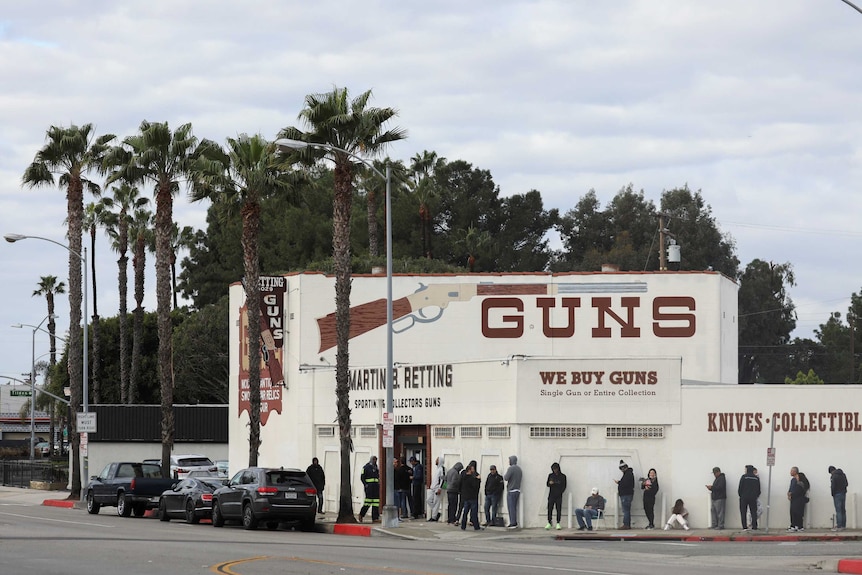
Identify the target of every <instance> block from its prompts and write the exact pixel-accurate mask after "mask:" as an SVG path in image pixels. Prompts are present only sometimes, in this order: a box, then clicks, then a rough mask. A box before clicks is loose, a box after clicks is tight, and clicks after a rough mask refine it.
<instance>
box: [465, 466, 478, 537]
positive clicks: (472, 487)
mask: <svg viewBox="0 0 862 575" xmlns="http://www.w3.org/2000/svg"><path fill="white" fill-rule="evenodd" d="M480 486H481V479H480V478H479V474H478V473H476V467H475V466H474V465H473V462H472V461H471V462H470V464H469V465H468V466H467V469H465V470H464V476H463V477H461V499H462V503H463V505H464V509H463V513H462V515H461V531H466V529H467V520H468V519H469V521H470V524H471V525H472V526H473V529H474V530H475V531H479V530H480V529H482V527H481V526H480V525H479V488H480ZM468 515H469V518H468V517H467V516H468Z"/></svg>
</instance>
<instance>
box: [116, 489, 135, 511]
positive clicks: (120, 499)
mask: <svg viewBox="0 0 862 575" xmlns="http://www.w3.org/2000/svg"><path fill="white" fill-rule="evenodd" d="M131 514H132V506H131V505H129V502H128V501H126V494H125V493H120V494H119V495H118V496H117V515H119V516H120V517H128V516H129V515H131Z"/></svg>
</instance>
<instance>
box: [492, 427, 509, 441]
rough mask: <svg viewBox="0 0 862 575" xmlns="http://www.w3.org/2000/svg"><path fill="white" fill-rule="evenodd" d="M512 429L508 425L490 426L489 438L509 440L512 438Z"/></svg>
mask: <svg viewBox="0 0 862 575" xmlns="http://www.w3.org/2000/svg"><path fill="white" fill-rule="evenodd" d="M510 430H511V428H510V427H509V426H508V425H489V426H488V437H491V438H494V439H508V438H509V437H511V431H510Z"/></svg>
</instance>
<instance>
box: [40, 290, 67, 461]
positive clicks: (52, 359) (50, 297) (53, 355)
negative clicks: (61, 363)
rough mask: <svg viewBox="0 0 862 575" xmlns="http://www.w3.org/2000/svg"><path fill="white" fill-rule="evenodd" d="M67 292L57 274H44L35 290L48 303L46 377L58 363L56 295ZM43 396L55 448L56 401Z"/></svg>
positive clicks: (47, 377) (52, 443)
mask: <svg viewBox="0 0 862 575" xmlns="http://www.w3.org/2000/svg"><path fill="white" fill-rule="evenodd" d="M63 293H66V284H65V283H63V282H58V281H57V276H42V277H41V278H40V280H39V286H38V288H37V289H36V290H34V291H33V297H42V296H45V303H47V304H48V335H49V341H50V342H51V343H50V348H49V353H50V355H49V357H48V368H47V370H46V379H48V380H50V378H51V371H52V368H53V367H54V365H55V364H56V363H57V337H56V333H57V324H56V322H54V296H55V295H57V294H63ZM42 397H45V398H48V399H49V400H50V401H48V402H47V403H46V406H47V407H48V412H49V413H48V415H49V421H50V428H51V429H50V432H49V434H50V437H51V440H50V443H51V449H53V448H54V421H55V413H54V408H55V404H56V402H55V401H54V399H53V398H51V396H49V395H45V394H41V395H40V397H39V398H37V399H41V398H42ZM37 405H38V404H37Z"/></svg>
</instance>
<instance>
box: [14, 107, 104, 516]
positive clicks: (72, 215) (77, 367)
mask: <svg viewBox="0 0 862 575" xmlns="http://www.w3.org/2000/svg"><path fill="white" fill-rule="evenodd" d="M113 139H114V136H113V135H111V134H105V135H103V136H99V137H95V135H94V132H93V126H92V124H84V125H82V126H80V127H79V126H76V125H74V124H73V125H71V126H69V127H68V128H65V127H62V126H51V127H50V128H49V129H48V131H47V134H46V143H45V146H44V147H42V149H40V150H39V151H38V152H36V156H35V158H34V159H33V162H32V163H31V164H30V165H29V166H27V168H26V169H25V170H24V176H23V177H22V183H23V184H24V185H25V186H28V187H30V188H33V187H36V186H53V185H55V182H56V180H55V175H56V176H59V185H60V187H62V188H65V189H66V206H67V207H66V210H67V214H66V217H67V221H68V222H69V230H68V238H69V308H70V313H69V326H70V329H69V347H70V350H71V353H72V357H73V360H72V363H71V366H70V369H71V372H72V377H71V385H70V388H71V389H70V391H71V395H70V398H69V400H70V403H71V409H72V411H73V412H76V411H78V410H79V409H80V407H81V399H82V394H83V381H84V380H83V377H84V370H83V345H82V342H81V335H82V333H83V332H81V330H79V328H78V326H80V325H81V299H82V298H81V277H82V276H81V257H80V256H81V254H83V251H82V245H81V239H82V235H81V232H82V222H83V219H84V188H87V190H88V191H90V192H93V193H97V192H98V191H99V186H98V185H97V184H96V183H94V182H93V181H91V180H89V179H88V178H87V175H88V174H89V172H90V171H92V170H94V169H98V168H99V167H100V166H101V162H102V156H103V155H104V154H105V152H106V150H107V149H108V144H109V143H110V142H111V140H113ZM79 444H80V436H79V435H78V430H77V423H76V422H75V420H73V421H72V446H71V447H72V482H71V483H72V485H71V493H70V494H69V497H70V498H71V499H78V498H79V497H80V496H81V468H80V463H79V455H78V453H79V449H78V446H79Z"/></svg>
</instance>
